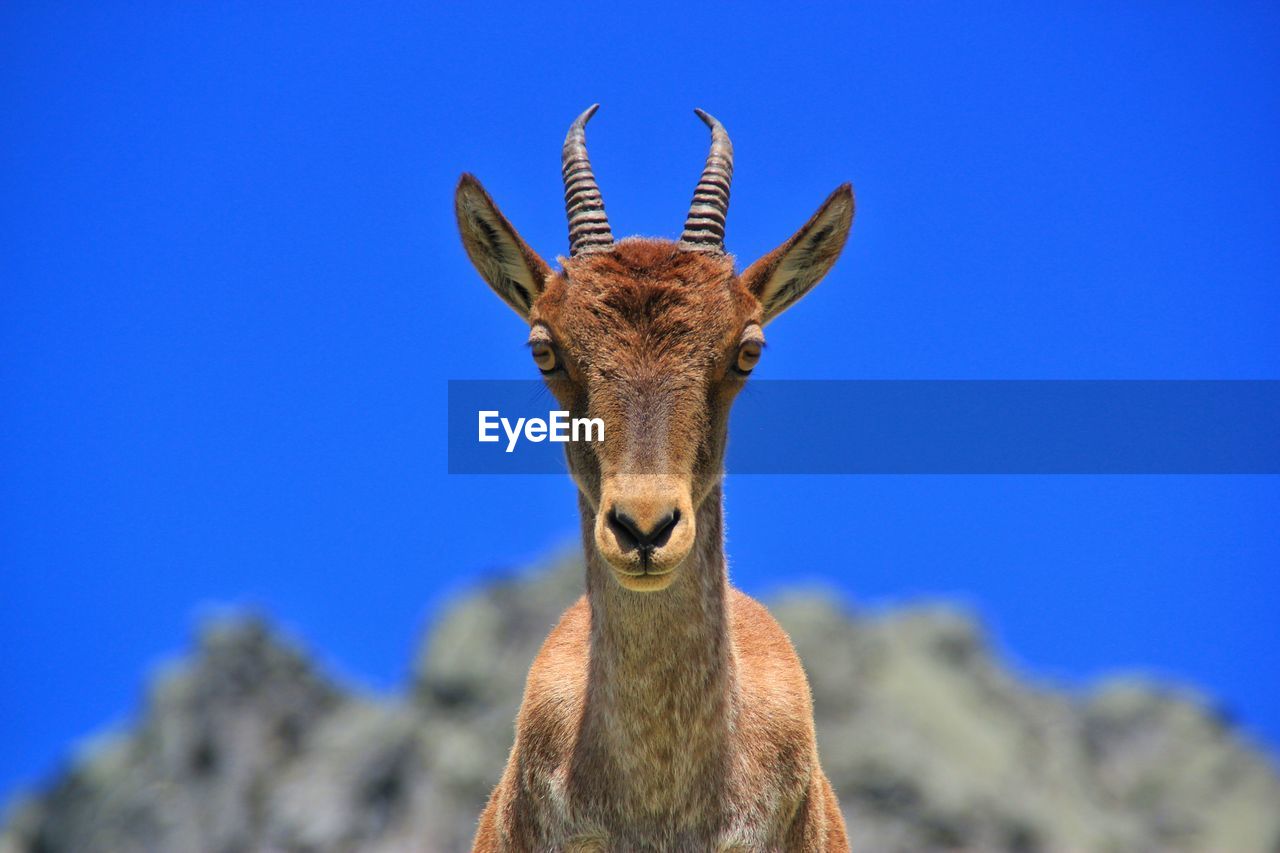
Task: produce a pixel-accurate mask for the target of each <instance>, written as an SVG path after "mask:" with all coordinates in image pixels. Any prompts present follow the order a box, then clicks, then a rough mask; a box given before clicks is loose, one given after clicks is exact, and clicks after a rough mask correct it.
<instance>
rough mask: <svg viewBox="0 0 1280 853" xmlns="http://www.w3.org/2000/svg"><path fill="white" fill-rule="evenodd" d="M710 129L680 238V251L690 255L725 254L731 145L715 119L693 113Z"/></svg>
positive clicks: (731, 157) (731, 167)
mask: <svg viewBox="0 0 1280 853" xmlns="http://www.w3.org/2000/svg"><path fill="white" fill-rule="evenodd" d="M694 112H695V113H697V114H698V118H700V119H702V121H703V123H704V124H706V126H707V127H709V128H711V151H710V152H708V154H707V165H706V166H704V167H703V168H702V177H701V178H699V179H698V186H697V189H695V190H694V191H693V202H692V203H691V204H690V205H689V216H688V218H687V219H685V221H684V233H683V234H681V235H680V248H682V249H685V250H686V251H691V252H716V253H722V252H724V220H725V216H727V215H728V213H729V185H730V184H732V183H733V143H732V142H730V141H729V134H728V132H727V131H726V130H725V129H724V125H722V124H721V123H720V122H719V121H717V120H716V118H715V116H712V115H711V114H709V113H706V112H703V111H702V110H694Z"/></svg>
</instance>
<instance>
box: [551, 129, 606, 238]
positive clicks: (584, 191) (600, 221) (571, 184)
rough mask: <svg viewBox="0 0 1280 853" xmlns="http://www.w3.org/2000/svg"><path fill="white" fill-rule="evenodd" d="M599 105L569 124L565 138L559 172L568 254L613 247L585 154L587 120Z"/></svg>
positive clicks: (597, 189)
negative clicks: (561, 184) (565, 219)
mask: <svg viewBox="0 0 1280 853" xmlns="http://www.w3.org/2000/svg"><path fill="white" fill-rule="evenodd" d="M599 108H600V105H599V104H592V105H591V106H589V107H587V110H586V112H584V113H583V114H582V115H580V116H578V118H577V120H576V121H574V123H573V124H571V125H569V134H568V136H566V137H565V138H564V154H563V155H562V157H561V172H562V173H563V175H564V212H565V213H566V214H567V215H568V217H569V257H573V256H574V255H581V254H585V253H587V252H607V251H609V250H610V249H612V248H613V232H612V231H610V230H609V217H608V216H606V215H605V212H604V199H602V198H600V188H599V187H598V186H596V176H595V173H594V172H592V171H591V159H590V158H589V157H588V156H587V133H586V127H587V122H588V121H590V120H591V117H592V116H593V115H595V114H596V110H598V109H599Z"/></svg>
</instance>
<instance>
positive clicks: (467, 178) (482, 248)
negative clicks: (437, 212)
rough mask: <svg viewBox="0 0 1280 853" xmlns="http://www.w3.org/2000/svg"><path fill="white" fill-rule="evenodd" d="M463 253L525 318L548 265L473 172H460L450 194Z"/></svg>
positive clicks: (539, 292) (496, 290)
mask: <svg viewBox="0 0 1280 853" xmlns="http://www.w3.org/2000/svg"><path fill="white" fill-rule="evenodd" d="M453 205H454V212H455V213H456V214H457V216H458V231H459V232H460V233H461V234H462V245H463V247H464V248H465V249H466V250H467V256H468V257H469V258H471V263H472V264H473V265H474V266H475V268H476V270H477V271H478V272H479V273H480V277H481V278H483V279H484V280H485V281H487V282H488V283H489V286H490V287H492V288H493V290H494V292H495V293H497V294H498V295H499V296H501V297H502V299H503V301H505V302H506V303H507V304H508V305H510V306H511V307H512V308H514V309H515V310H516V313H517V314H519V315H520V316H521V317H523V318H525V319H526V320H527V319H529V311H530V309H532V308H533V302H534V300H535V299H537V298H538V295H539V294H541V293H542V288H543V286H544V285H545V284H546V281H547V276H549V275H550V274H551V268H550V267H548V266H547V264H546V262H545V261H543V260H542V258H540V257H538V255H537V253H536V252H534V251H533V250H532V249H530V248H529V247H528V245H526V244H525V242H524V240H522V239H520V235H519V234H517V233H516V229H514V228H512V227H511V223H510V222H508V221H507V218H506V217H505V216H503V215H502V212H501V211H500V210H498V206H497V205H496V204H494V203H493V199H491V198H489V194H488V193H487V192H485V191H484V187H482V186H480V182H479V181H477V180H476V179H475V176H474V175H463V176H462V180H460V181H458V190H457V192H456V193H454V197H453Z"/></svg>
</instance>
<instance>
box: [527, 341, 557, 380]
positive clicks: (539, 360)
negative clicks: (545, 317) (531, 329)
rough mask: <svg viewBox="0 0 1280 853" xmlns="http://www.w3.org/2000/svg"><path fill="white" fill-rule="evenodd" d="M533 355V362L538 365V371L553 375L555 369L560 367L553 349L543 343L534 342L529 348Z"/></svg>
mask: <svg viewBox="0 0 1280 853" xmlns="http://www.w3.org/2000/svg"><path fill="white" fill-rule="evenodd" d="M529 350H530V351H531V352H532V353H533V362H534V364H536V365H538V369H539V370H541V371H542V372H543V373H554V372H555V370H556V368H558V367H559V366H560V360H559V359H558V358H556V351H555V348H554V347H552V346H551V344H549V343H547V342H545V341H534V342H533V344H532V345H531V346H530V347H529Z"/></svg>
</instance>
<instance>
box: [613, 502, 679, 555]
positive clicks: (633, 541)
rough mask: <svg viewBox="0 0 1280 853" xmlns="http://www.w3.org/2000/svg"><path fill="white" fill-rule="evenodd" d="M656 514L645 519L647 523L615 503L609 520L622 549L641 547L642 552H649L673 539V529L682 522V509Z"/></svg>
mask: <svg viewBox="0 0 1280 853" xmlns="http://www.w3.org/2000/svg"><path fill="white" fill-rule="evenodd" d="M656 515H657V517H656V518H654V519H645V520H644V521H647V522H648V523H647V524H646V523H644V521H639V520H637V519H635V518H633V517H632V516H630V515H628V514H627V513H626V512H625V511H624V510H621V509H619V508H618V507H617V505H614V507H613V508H612V509H610V510H609V515H608V518H607V521H608V523H609V529H610V530H612V531H613V535H614V536H616V537H617V539H618V545H619V547H621V548H622V550H624V551H630V550H632V549H639V550H640V551H641V552H642V553H649V552H652V551H656V550H657V549H659V548H661V547H662V546H663V545H666V544H667V541H668V540H669V539H671V531H673V530H675V529H676V525H677V524H679V523H680V510H678V509H676V508H674V507H672V508H671V509H668V510H666V511H665V512H663V513H658V514H656Z"/></svg>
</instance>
